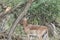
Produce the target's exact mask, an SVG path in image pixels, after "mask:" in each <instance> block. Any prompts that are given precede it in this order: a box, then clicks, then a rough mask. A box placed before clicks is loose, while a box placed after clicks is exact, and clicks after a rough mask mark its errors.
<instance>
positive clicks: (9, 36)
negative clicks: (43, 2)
mask: <svg viewBox="0 0 60 40" xmlns="http://www.w3.org/2000/svg"><path fill="white" fill-rule="evenodd" d="M32 2H33V0H28V2H27V5H26V7H25V9H24V10H23V12H22V13H21V14H20V15H19V16H18V18H17V19H16V20H15V22H14V23H13V24H12V26H11V28H10V30H9V33H8V40H11V36H12V34H13V33H14V30H15V28H16V26H17V24H18V22H19V21H20V20H21V19H22V18H23V16H25V15H26V14H27V11H28V10H29V8H30V6H31V4H32Z"/></svg>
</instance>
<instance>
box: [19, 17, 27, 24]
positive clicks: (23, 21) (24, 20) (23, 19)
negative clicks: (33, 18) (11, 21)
mask: <svg viewBox="0 0 60 40" xmlns="http://www.w3.org/2000/svg"><path fill="white" fill-rule="evenodd" d="M27 20H28V18H26V17H25V18H22V19H21V21H20V22H19V23H20V24H21V25H24V24H27Z"/></svg>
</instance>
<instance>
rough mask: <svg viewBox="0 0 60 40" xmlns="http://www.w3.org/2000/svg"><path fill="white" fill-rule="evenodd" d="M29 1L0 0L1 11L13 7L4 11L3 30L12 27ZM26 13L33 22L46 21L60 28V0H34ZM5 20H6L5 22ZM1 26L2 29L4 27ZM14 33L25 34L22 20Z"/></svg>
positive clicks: (0, 21)
mask: <svg viewBox="0 0 60 40" xmlns="http://www.w3.org/2000/svg"><path fill="white" fill-rule="evenodd" d="M27 1H28V0H0V13H3V12H4V11H5V9H6V8H7V7H11V10H10V11H9V12H7V13H6V14H4V13H3V15H2V16H0V25H4V26H1V27H3V30H2V31H4V30H8V31H9V29H10V27H11V26H12V25H13V23H15V20H16V19H17V18H18V17H19V15H20V14H21V13H22V12H23V10H24V9H25V7H26V4H27V3H28V2H29V1H28V2H27ZM26 13H27V14H26V15H24V16H23V17H27V18H28V22H29V23H31V24H38V25H45V23H54V24H55V25H56V27H57V29H59V28H60V0H34V1H33V2H32V5H31V7H30V8H29V9H27V12H26ZM0 15H1V14H0ZM23 17H22V18H23ZM22 18H21V19H22ZM7 19H8V20H7ZM21 19H20V20H21ZM3 20H5V21H4V22H3ZM43 22H44V23H43ZM1 27H0V29H2V28H1ZM57 32H58V31H57ZM14 33H16V34H21V36H22V35H23V34H25V33H24V30H23V27H22V25H21V21H20V22H19V23H18V24H17V26H16V29H15V32H14ZM57 38H58V37H57ZM57 38H56V40H59V38H58V39H57ZM52 39H53V38H52ZM54 40H55V39H54Z"/></svg>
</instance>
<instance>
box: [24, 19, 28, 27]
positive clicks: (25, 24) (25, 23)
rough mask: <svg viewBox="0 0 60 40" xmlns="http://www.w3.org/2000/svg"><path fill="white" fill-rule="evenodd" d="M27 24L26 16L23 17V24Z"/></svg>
mask: <svg viewBox="0 0 60 40" xmlns="http://www.w3.org/2000/svg"><path fill="white" fill-rule="evenodd" d="M27 25H28V23H27V18H23V26H24V27H26V26H27Z"/></svg>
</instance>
